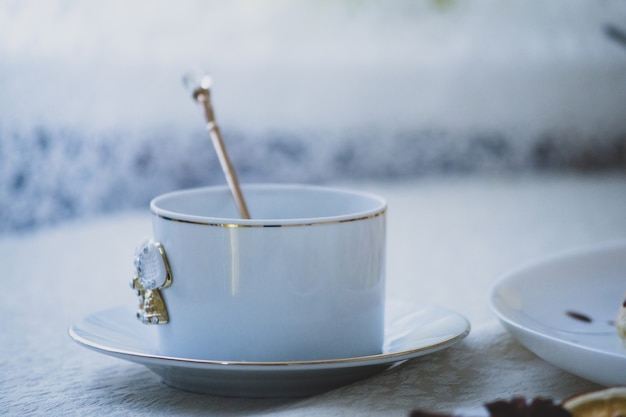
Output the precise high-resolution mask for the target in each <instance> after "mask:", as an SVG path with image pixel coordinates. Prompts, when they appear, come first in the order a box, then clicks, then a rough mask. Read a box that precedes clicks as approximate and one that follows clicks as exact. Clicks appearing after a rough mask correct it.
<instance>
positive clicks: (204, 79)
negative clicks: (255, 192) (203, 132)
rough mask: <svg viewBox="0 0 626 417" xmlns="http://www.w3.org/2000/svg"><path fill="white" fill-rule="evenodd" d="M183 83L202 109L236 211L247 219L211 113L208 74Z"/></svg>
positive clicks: (244, 206) (228, 159)
mask: <svg viewBox="0 0 626 417" xmlns="http://www.w3.org/2000/svg"><path fill="white" fill-rule="evenodd" d="M183 81H184V83H185V85H186V86H187V87H189V88H190V89H191V90H192V91H193V93H192V94H193V98H194V99H195V100H196V101H198V102H199V103H200V104H202V106H203V107H204V115H205V117H206V121H207V123H206V128H207V130H208V131H209V135H210V136H211V141H212V142H213V147H214V148H215V151H216V152H217V157H218V158H219V161H220V165H221V166H222V171H224V175H225V176H226V182H227V183H228V187H229V188H230V192H231V193H232V195H233V198H234V199H235V204H236V205H237V209H238V210H239V214H240V215H241V217H242V218H244V219H249V218H250V213H249V212H248V207H247V206H246V201H245V200H244V198H243V194H242V193H241V188H239V181H238V180H237V173H236V172H235V168H234V167H233V164H232V163H231V162H230V158H229V157H228V152H226V146H225V145H224V141H223V139H222V134H221V133H220V129H219V127H218V126H217V123H216V122H215V112H214V111H213V106H212V105H211V90H210V87H211V84H212V80H211V77H210V76H209V75H208V74H204V75H202V76H200V77H197V76H195V75H193V74H189V75H186V76H185V77H184V78H183Z"/></svg>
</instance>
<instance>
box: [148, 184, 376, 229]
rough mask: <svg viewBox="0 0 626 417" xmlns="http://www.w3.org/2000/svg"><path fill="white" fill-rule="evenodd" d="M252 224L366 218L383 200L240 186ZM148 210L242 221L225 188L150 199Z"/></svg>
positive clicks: (342, 192)
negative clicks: (267, 221) (270, 221)
mask: <svg viewBox="0 0 626 417" xmlns="http://www.w3.org/2000/svg"><path fill="white" fill-rule="evenodd" d="M242 192H243V194H244V198H245V200H246V203H247V205H248V209H249V210H250V215H251V217H252V222H254V221H261V220H272V221H280V222H281V223H285V222H286V223H289V222H292V221H307V222H321V221H329V220H342V219H352V218H360V217H367V216H369V215H373V214H376V213H380V212H381V211H383V210H384V209H385V207H386V203H385V201H384V200H383V199H382V198H380V197H377V196H374V195H370V194H366V193H361V192H354V191H349V190H340V189H334V188H327V187H317V186H306V185H287V184H286V185H278V184H271V185H247V186H245V185H244V186H243V187H242ZM151 209H152V211H153V212H154V213H155V214H157V215H160V216H164V217H170V218H174V219H184V218H201V219H202V221H215V222H229V223H230V222H242V221H243V220H241V219H240V216H239V213H238V211H237V208H236V206H235V204H234V201H233V198H232V196H231V194H230V191H229V189H228V188H227V187H225V186H224V187H222V186H220V187H206V188H197V189H190V190H182V191H176V192H173V193H169V194H164V195H162V196H159V197H157V198H155V199H154V200H152V203H151Z"/></svg>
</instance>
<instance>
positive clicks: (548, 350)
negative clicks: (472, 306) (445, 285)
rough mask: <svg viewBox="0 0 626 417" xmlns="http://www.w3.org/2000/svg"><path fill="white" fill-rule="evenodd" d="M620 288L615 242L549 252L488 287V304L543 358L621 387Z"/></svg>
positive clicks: (622, 255) (624, 249)
mask: <svg viewBox="0 0 626 417" xmlns="http://www.w3.org/2000/svg"><path fill="white" fill-rule="evenodd" d="M624 292H626V242H620V243H611V244H605V245H602V246H596V247H592V248H586V249H582V250H577V251H574V252H568V253H565V254H560V255H555V256H552V257H550V258H547V259H544V260H540V261H537V262H534V263H532V264H530V265H526V266H524V267H522V268H520V269H518V270H517V271H515V272H512V273H510V274H508V275H506V276H505V277H503V278H502V279H501V280H500V281H499V282H498V283H497V284H496V285H495V286H494V288H493V290H492V293H491V307H492V309H493V311H494V312H495V313H496V315H497V316H498V318H499V319H500V321H501V322H502V324H503V325H504V327H505V328H506V329H507V330H508V331H509V332H510V333H511V334H512V335H513V336H514V337H516V338H517V339H518V340H519V341H520V342H521V343H522V344H523V345H524V346H526V347H527V348H528V349H530V350H531V351H533V352H534V353H535V354H537V355H538V356H539V357H541V358H543V359H544V360H546V361H548V362H550V363H552V364H553V365H556V366H558V367H560V368H562V369H565V370H566V371H569V372H571V373H573V374H575V375H578V376H580V377H583V378H585V379H588V380H590V381H593V382H596V383H598V384H601V385H625V384H626V348H625V347H624V346H623V345H622V343H621V341H620V339H619V337H618V335H617V332H616V330H615V325H614V320H615V318H616V316H617V312H618V309H619V307H620V305H621V303H622V301H623V299H624V298H623V297H624ZM568 312H570V314H569V315H568ZM571 313H577V314H579V315H581V316H579V319H576V318H575V317H572V315H571ZM583 316H584V317H587V318H588V320H581V319H580V317H583ZM589 320H590V321H589Z"/></svg>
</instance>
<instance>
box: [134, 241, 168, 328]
mask: <svg viewBox="0 0 626 417" xmlns="http://www.w3.org/2000/svg"><path fill="white" fill-rule="evenodd" d="M170 285H172V273H171V271H170V266H169V263H168V261H167V256H166V255H165V249H163V246H162V245H161V244H160V243H159V242H154V241H152V240H148V241H146V242H144V243H142V244H141V245H140V246H139V248H137V251H136V253H135V276H134V278H133V279H132V281H131V282H130V287H131V288H132V289H133V290H135V293H136V294H137V297H138V298H139V308H138V310H137V319H138V320H140V321H141V322H142V323H144V324H165V323H167V322H168V321H169V314H168V312H167V308H166V306H165V301H164V300H163V297H162V296H161V292H160V291H159V290H160V289H163V288H167V287H169V286H170Z"/></svg>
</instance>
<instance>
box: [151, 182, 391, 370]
mask: <svg viewBox="0 0 626 417" xmlns="http://www.w3.org/2000/svg"><path fill="white" fill-rule="evenodd" d="M242 191H243V194H244V196H245V199H246V203H247V205H248V208H249V210H250V214H251V217H252V219H248V220H244V219H241V218H239V215H238V212H237V209H236V207H235V205H234V203H233V200H232V197H231V194H230V192H229V189H228V188H227V187H221V186H220V187H207V188H198V189H190V190H183V191H177V192H172V193H168V194H164V195H161V196H159V197H156V198H155V199H154V200H152V202H151V204H150V208H151V211H152V213H153V215H154V217H153V231H154V241H155V242H157V243H158V246H157V247H158V248H159V250H160V251H162V252H164V254H165V258H166V259H167V261H168V262H166V264H164V265H163V266H162V267H161V269H158V268H157V269H156V270H157V272H159V271H160V272H159V273H164V271H165V269H167V272H168V273H169V275H168V279H170V278H171V281H168V282H167V283H160V282H159V283H156V284H154V283H152V284H153V286H154V285H156V286H159V285H160V286H161V289H158V290H157V289H155V291H154V292H159V293H160V296H161V297H162V302H163V304H164V308H165V309H166V313H167V323H165V324H162V323H163V322H164V321H165V320H161V324H159V325H158V326H156V327H157V329H158V333H159V338H158V340H159V342H158V343H159V346H158V349H159V354H161V355H167V356H175V357H182V358H194V359H207V360H216V361H249V362H285V361H309V360H326V359H339V358H351V357H358V356H367V355H375V354H378V353H380V352H381V348H382V344H383V331H384V328H383V327H384V295H385V212H386V203H385V201H384V200H383V199H381V198H379V197H376V196H373V195H369V194H364V193H360V192H353V191H348V190H338V189H332V188H325V187H317V186H303V185H248V186H243V187H242ZM154 248H155V247H154V245H153V246H152V250H153V251H155V250H156V249H154ZM145 250H146V253H148V250H147V249H145ZM140 263H141V262H140ZM167 263H168V264H169V265H167ZM142 267H143V268H148V267H153V270H155V269H154V265H147V264H146V265H143V266H141V265H140V267H139V269H141V268H142ZM156 275H158V273H157V274H156ZM157 301H158V300H157ZM152 302H153V301H152ZM142 306H143V304H142ZM155 321H156V320H155Z"/></svg>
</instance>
